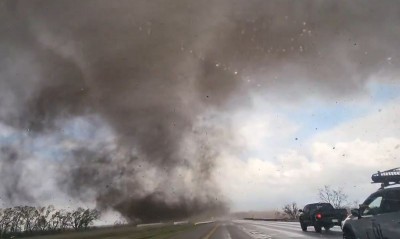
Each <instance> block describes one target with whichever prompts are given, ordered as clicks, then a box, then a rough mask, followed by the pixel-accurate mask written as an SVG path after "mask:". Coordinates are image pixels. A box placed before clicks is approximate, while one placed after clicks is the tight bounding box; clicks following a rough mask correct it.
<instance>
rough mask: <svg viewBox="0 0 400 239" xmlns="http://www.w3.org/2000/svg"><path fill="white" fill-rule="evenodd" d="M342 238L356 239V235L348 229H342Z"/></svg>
mask: <svg viewBox="0 0 400 239" xmlns="http://www.w3.org/2000/svg"><path fill="white" fill-rule="evenodd" d="M343 239H356V235H354V232H353V231H351V230H349V229H344V230H343Z"/></svg>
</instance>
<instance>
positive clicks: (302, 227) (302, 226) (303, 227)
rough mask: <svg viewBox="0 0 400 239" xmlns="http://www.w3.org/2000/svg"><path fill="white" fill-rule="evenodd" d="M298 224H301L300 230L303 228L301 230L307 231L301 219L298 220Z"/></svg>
mask: <svg viewBox="0 0 400 239" xmlns="http://www.w3.org/2000/svg"><path fill="white" fill-rule="evenodd" d="M300 226H301V230H303V232H306V231H307V225H306V224H304V222H303V221H300Z"/></svg>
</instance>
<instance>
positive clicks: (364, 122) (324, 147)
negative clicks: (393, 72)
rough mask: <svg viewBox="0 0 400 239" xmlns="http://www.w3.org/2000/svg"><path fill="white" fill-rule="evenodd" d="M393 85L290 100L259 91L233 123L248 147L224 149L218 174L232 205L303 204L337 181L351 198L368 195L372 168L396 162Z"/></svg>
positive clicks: (399, 112) (398, 111)
mask: <svg viewBox="0 0 400 239" xmlns="http://www.w3.org/2000/svg"><path fill="white" fill-rule="evenodd" d="M398 88H399V84H385V83H384V84H381V83H376V82H374V83H371V84H370V85H368V86H367V89H366V93H365V95H362V96H356V97H354V98H351V97H350V98H349V99H345V100H342V101H340V100H328V101H320V100H318V99H309V100H305V101H303V102H298V103H297V104H290V106H285V105H279V104H278V105H277V104H273V105H271V104H270V103H269V102H268V101H263V100H260V99H256V100H255V103H254V108H252V109H251V110H247V111H245V112H242V113H241V115H240V116H239V117H238V120H237V124H236V127H237V129H238V131H237V133H238V135H239V136H238V137H240V138H242V139H243V144H245V145H246V148H247V150H246V152H245V153H244V154H243V155H242V156H241V157H237V156H236V157H235V156H233V155H230V156H227V157H226V159H224V160H226V161H224V163H225V164H223V165H222V166H221V171H220V173H221V175H219V176H221V179H220V181H221V182H222V185H223V187H222V188H225V190H226V191H227V193H228V194H230V195H231V196H230V197H231V198H232V200H233V201H234V205H235V206H234V208H235V209H236V210H242V211H246V210H273V209H276V210H279V209H280V207H281V205H282V204H286V203H291V202H292V201H293V202H297V203H298V205H300V206H304V205H305V204H307V203H310V202H318V201H319V200H320V199H319V197H318V189H319V188H322V187H324V185H328V186H331V187H332V188H334V189H339V188H342V189H343V190H344V192H345V193H346V194H347V195H348V196H349V198H348V203H349V204H351V205H352V203H353V202H354V201H358V202H362V201H363V200H365V199H366V197H367V196H369V194H371V193H372V192H374V191H375V190H377V188H379V185H376V184H371V175H372V174H373V173H376V172H377V171H378V170H380V171H383V170H387V169H392V168H395V167H398V166H399V162H400V161H399V158H398V157H399V150H400V149H399V148H400V139H399V137H398V135H399V129H400V123H399V120H398V118H399V116H400V108H399V103H400V94H399V93H398V92H399V91H398V90H397V89H398ZM232 162H234V163H232ZM227 165H229V166H227ZM226 168H228V169H229V170H226ZM249 195H251V196H250V197H249Z"/></svg>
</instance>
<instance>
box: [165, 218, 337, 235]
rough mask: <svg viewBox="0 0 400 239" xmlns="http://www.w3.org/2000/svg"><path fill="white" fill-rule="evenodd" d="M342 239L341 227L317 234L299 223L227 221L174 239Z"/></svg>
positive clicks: (199, 226)
mask: <svg viewBox="0 0 400 239" xmlns="http://www.w3.org/2000/svg"><path fill="white" fill-rule="evenodd" d="M288 238H342V231H341V229H340V227H334V228H332V229H331V230H329V231H325V230H322V233H316V232H315V231H314V228H313V227H308V231H307V232H303V231H302V230H301V228H300V225H299V223H298V222H266V221H248V220H237V221H225V222H215V223H210V224H204V225H198V226H196V228H195V229H194V230H191V231H187V232H185V233H182V234H180V235H177V236H175V237H173V239H288Z"/></svg>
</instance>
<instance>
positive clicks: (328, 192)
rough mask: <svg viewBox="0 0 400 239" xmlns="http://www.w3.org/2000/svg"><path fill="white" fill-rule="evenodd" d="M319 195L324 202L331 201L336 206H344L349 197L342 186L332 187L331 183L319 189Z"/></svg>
mask: <svg viewBox="0 0 400 239" xmlns="http://www.w3.org/2000/svg"><path fill="white" fill-rule="evenodd" d="M318 196H319V199H320V200H321V201H322V202H326V203H330V204H332V206H333V207H334V208H343V207H344V206H345V204H346V202H347V198H348V195H347V194H346V193H344V192H343V189H342V188H337V189H332V188H331V186H329V185H325V186H324V187H323V188H320V189H318Z"/></svg>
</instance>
